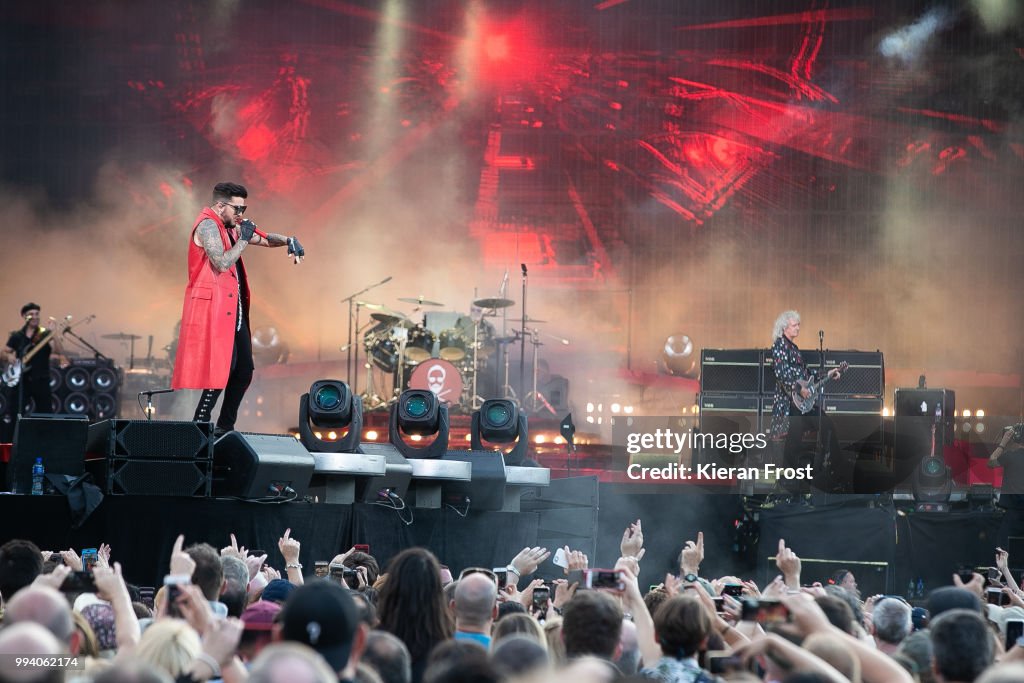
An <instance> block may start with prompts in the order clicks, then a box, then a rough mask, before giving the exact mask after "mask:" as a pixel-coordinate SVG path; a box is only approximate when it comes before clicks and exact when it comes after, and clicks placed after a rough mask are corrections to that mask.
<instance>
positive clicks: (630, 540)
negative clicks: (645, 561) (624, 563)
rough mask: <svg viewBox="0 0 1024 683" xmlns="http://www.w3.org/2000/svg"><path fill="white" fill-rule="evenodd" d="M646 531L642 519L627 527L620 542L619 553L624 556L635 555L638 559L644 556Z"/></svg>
mask: <svg viewBox="0 0 1024 683" xmlns="http://www.w3.org/2000/svg"><path fill="white" fill-rule="evenodd" d="M645 552H646V551H645V550H644V532H643V528H642V527H641V526H640V520H639V519H638V520H636V522H634V523H633V524H630V525H629V526H628V527H626V530H625V531H623V532H622V541H620V542H619V554H620V555H622V557H635V558H636V559H637V560H638V561H639V560H640V559H641V558H642V557H643V556H644V553H645Z"/></svg>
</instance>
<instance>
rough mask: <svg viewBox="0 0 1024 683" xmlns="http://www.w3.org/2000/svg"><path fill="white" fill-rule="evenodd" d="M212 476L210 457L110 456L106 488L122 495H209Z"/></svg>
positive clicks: (110, 492) (114, 493)
mask: <svg viewBox="0 0 1024 683" xmlns="http://www.w3.org/2000/svg"><path fill="white" fill-rule="evenodd" d="M212 475H213V462H212V461H210V460H185V459H182V460H165V459H157V458H146V459H129V458H111V459H110V460H107V468H106V480H107V488H106V491H107V493H109V494H112V495H124V496H197V497H209V495H210V484H211V480H212Z"/></svg>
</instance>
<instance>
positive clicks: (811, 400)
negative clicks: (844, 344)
mask: <svg viewBox="0 0 1024 683" xmlns="http://www.w3.org/2000/svg"><path fill="white" fill-rule="evenodd" d="M849 367H850V364H849V363H847V362H846V361H845V360H844V361H843V362H842V363H840V364H839V367H837V368H835V369H836V370H839V374H842V373H844V372H846V370H847V368H849ZM831 372H832V370H829V373H831ZM830 379H832V378H831V377H830V376H829V374H826V375H825V376H824V377H822V378H821V379H818V380H814V379H798V380H797V381H796V384H797V387H796V389H795V390H793V393H792V394H790V396H791V397H792V398H793V405H795V406H796V407H797V409H798V410H799V411H800V412H801V413H803V414H804V415H806V414H807V413H809V412H811V411H812V410H814V404H815V403H817V402H818V399H819V398H821V394H822V393H823V392H824V389H825V383H826V382H828V381H829V380H830ZM804 389H806V390H807V391H809V392H810V395H809V396H808V397H807V398H804V397H803V395H802V394H801V391H802V390H804Z"/></svg>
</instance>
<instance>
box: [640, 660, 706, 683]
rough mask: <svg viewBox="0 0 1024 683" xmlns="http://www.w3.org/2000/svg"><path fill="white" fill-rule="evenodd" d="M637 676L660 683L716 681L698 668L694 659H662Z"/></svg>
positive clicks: (642, 670)
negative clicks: (659, 682)
mask: <svg viewBox="0 0 1024 683" xmlns="http://www.w3.org/2000/svg"><path fill="white" fill-rule="evenodd" d="M638 675H639V676H640V677H641V678H649V679H652V680H656V681H661V682H662V683H697V682H698V681H714V680H717V679H715V678H713V677H712V676H710V675H708V674H707V672H705V671H704V670H703V669H701V668H700V665H698V664H697V658H696V657H688V658H687V659H676V658H675V657H662V658H661V659H659V660H658V661H657V663H655V665H654V666H652V667H648V668H645V669H641V670H640V671H639V673H638Z"/></svg>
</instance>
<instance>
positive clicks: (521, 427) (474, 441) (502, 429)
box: [469, 398, 530, 466]
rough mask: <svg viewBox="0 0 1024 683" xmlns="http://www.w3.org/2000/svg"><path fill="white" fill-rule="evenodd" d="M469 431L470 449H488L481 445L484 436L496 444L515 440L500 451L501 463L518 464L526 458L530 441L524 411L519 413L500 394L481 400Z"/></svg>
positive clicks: (513, 405)
mask: <svg viewBox="0 0 1024 683" xmlns="http://www.w3.org/2000/svg"><path fill="white" fill-rule="evenodd" d="M469 433H470V436H471V438H470V444H471V446H470V447H471V448H472V449H473V450H474V451H482V450H489V449H485V447H484V444H483V442H484V440H485V439H486V440H487V441H489V442H491V443H497V444H506V443H513V442H515V446H513V447H512V449H511V450H509V451H507V452H505V453H504V455H505V464H506V465H514V466H515V465H522V464H523V461H524V460H525V459H526V449H527V447H528V445H529V441H530V432H529V428H528V425H527V420H526V415H523V414H520V412H519V408H518V407H516V404H515V403H513V402H512V401H509V400H507V399H503V398H492V399H488V400H486V401H484V402H483V405H481V406H480V410H477V411H475V412H474V413H473V419H472V422H471V425H470V431H469Z"/></svg>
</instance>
